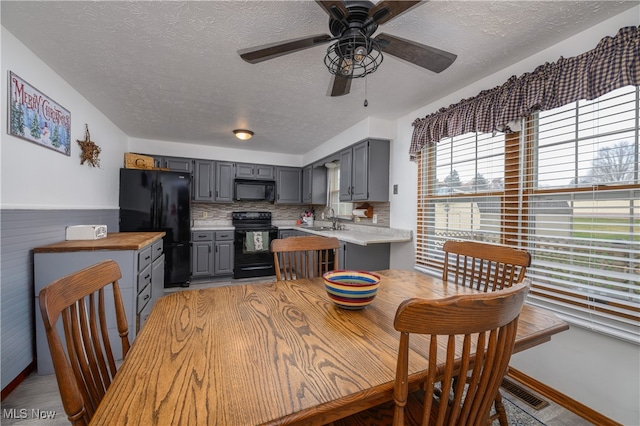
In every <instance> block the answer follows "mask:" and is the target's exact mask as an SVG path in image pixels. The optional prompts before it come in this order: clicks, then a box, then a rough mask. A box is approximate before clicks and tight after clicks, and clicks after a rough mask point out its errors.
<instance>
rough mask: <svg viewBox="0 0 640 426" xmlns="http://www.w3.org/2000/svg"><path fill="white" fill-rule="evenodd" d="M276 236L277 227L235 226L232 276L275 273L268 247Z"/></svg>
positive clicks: (257, 275)
mask: <svg viewBox="0 0 640 426" xmlns="http://www.w3.org/2000/svg"><path fill="white" fill-rule="evenodd" d="M276 238H278V230H277V229H257V228H246V229H245V228H236V230H235V232H234V264H233V278H249V277H264V276H270V275H275V273H276V272H275V268H274V267H273V253H271V249H270V247H271V241H272V240H274V239H276Z"/></svg>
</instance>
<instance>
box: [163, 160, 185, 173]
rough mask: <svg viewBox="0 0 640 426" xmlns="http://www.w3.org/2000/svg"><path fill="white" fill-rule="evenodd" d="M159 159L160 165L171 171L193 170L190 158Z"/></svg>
mask: <svg viewBox="0 0 640 426" xmlns="http://www.w3.org/2000/svg"><path fill="white" fill-rule="evenodd" d="M160 161H161V165H160V167H162V168H165V169H169V170H171V171H175V172H189V173H191V172H192V171H193V160H192V159H191V158H182V157H161V160H160Z"/></svg>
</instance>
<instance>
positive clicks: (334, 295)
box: [322, 269, 380, 309]
mask: <svg viewBox="0 0 640 426" xmlns="http://www.w3.org/2000/svg"><path fill="white" fill-rule="evenodd" d="M322 278H324V286H325V288H326V290H327V294H328V295H329V298H330V299H331V300H332V301H333V302H334V303H335V304H336V305H337V306H338V307H340V308H342V309H362V308H364V307H366V306H367V305H369V304H370V303H371V302H372V301H373V299H374V298H375V297H376V294H377V293H378V287H379V285H380V276H379V275H377V274H374V273H371V272H365V271H350V270H341V269H339V270H335V271H329V272H325V273H324V274H323V275H322Z"/></svg>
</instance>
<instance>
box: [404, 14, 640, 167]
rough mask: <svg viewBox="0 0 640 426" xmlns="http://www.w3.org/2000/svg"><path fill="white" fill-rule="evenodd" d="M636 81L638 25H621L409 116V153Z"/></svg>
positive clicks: (639, 70) (505, 126)
mask: <svg viewBox="0 0 640 426" xmlns="http://www.w3.org/2000/svg"><path fill="white" fill-rule="evenodd" d="M629 85H635V86H638V85H640V27H625V28H622V29H620V31H618V34H617V35H616V36H615V37H605V38H603V39H602V40H601V41H600V42H599V43H598V46H597V47H596V48H595V49H593V50H590V51H588V52H585V53H583V54H581V55H579V56H575V57H573V58H563V57H560V59H559V60H558V61H557V62H554V63H545V64H544V65H540V66H539V67H538V68H536V70H535V71H533V72H531V73H525V74H523V75H521V76H520V77H516V76H512V77H511V78H510V79H509V80H508V81H507V82H506V83H505V84H503V85H502V86H498V87H495V88H493V89H489V90H484V91H482V92H480V93H479V94H478V95H477V96H475V97H473V98H469V99H463V100H462V101H460V102H459V103H457V104H454V105H451V106H449V107H448V108H441V109H440V110H439V111H437V112H435V113H433V114H431V115H428V116H426V117H425V118H420V119H417V120H415V121H414V122H413V127H414V129H413V136H412V138H411V147H410V148H409V156H410V158H411V160H412V161H413V160H415V158H416V155H417V153H418V152H420V150H421V149H422V148H423V147H424V146H425V145H427V144H431V143H435V142H438V141H440V140H441V139H443V138H446V137H453V136H458V135H462V134H465V133H470V132H479V133H490V132H496V131H500V132H507V133H509V132H513V131H517V130H519V129H518V128H517V127H516V123H518V121H519V119H520V118H522V117H526V116H527V115H530V114H531V113H533V112H534V111H545V110H549V109H553V108H557V107H560V106H562V105H566V104H569V103H571V102H575V101H577V100H579V99H595V98H597V97H599V96H602V95H604V94H605V93H608V92H610V91H612V90H615V89H617V88H620V87H624V86H629Z"/></svg>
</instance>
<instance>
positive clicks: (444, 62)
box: [375, 33, 458, 73]
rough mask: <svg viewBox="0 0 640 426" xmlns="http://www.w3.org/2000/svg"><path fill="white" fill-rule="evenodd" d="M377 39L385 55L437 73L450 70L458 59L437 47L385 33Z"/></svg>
mask: <svg viewBox="0 0 640 426" xmlns="http://www.w3.org/2000/svg"><path fill="white" fill-rule="evenodd" d="M375 39H376V41H377V42H378V43H379V44H380V49H381V50H382V51H383V52H384V53H388V54H389V55H393V56H395V57H396V58H399V59H402V60H405V61H407V62H410V63H412V64H416V65H418V66H419V67H422V68H425V69H428V70H429V71H433V72H437V73H439V72H442V71H444V70H446V69H447V68H449V65H451V64H452V63H453V61H455V60H456V58H457V57H458V56H457V55H454V54H453V53H449V52H446V51H444V50H440V49H436V48H435V47H431V46H427V45H424V44H420V43H418V42H415V41H411V40H406V39H403V38H400V37H396V36H392V35H389V34H385V33H380V34H379V35H378V36H377V37H376V38H375Z"/></svg>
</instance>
